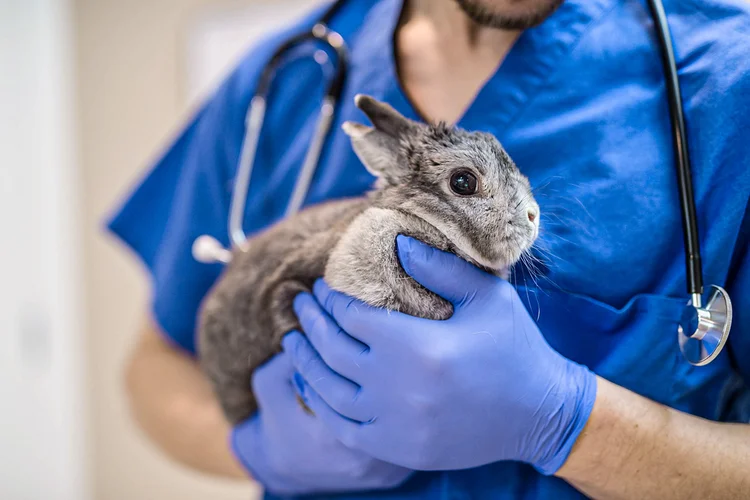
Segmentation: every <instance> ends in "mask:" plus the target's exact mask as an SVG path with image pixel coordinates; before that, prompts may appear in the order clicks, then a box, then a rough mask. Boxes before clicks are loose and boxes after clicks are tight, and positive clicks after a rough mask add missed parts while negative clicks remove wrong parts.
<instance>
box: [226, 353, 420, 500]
mask: <svg viewBox="0 0 750 500" xmlns="http://www.w3.org/2000/svg"><path fill="white" fill-rule="evenodd" d="M293 375H294V368H293V367H292V365H291V362H290V359H289V355H288V354H286V353H281V354H279V355H277V356H276V357H274V358H273V359H271V361H269V362H268V363H267V364H265V365H264V366H262V367H260V368H259V369H258V370H256V372H255V375H254V376H253V380H252V385H253V389H254V391H255V395H256V398H257V400H258V404H259V406H260V410H259V412H258V413H257V414H256V415H255V416H254V417H252V418H250V419H249V420H247V421H246V422H245V423H243V424H240V425H239V426H237V427H236V428H235V429H234V431H233V432H232V449H233V451H234V454H235V456H236V457H237V458H238V459H239V460H240V462H241V463H242V464H243V465H244V466H245V468H246V469H247V470H248V471H249V472H250V473H251V475H252V476H253V477H254V478H255V479H256V480H257V481H259V482H260V483H261V484H262V485H263V486H264V487H265V488H266V489H267V490H268V491H269V492H271V493H274V494H278V495H305V494H316V493H337V492H349V491H365V490H379V489H388V488H393V487H395V486H398V485H400V484H401V483H403V482H404V481H405V480H406V479H407V478H408V477H409V475H410V474H411V471H409V470H407V469H404V468H402V467H398V466H396V465H391V464H387V463H384V462H381V461H380V460H376V459H374V458H371V457H370V456H369V455H366V454H365V453H364V452H361V451H356V450H352V449H350V448H347V447H346V446H344V445H343V444H341V442H340V441H339V440H338V439H336V437H335V436H334V435H333V434H332V433H331V432H330V431H329V430H328V429H327V428H326V427H325V426H324V425H323V423H322V422H321V420H320V419H318V418H315V417H314V416H311V415H309V414H307V413H305V411H304V410H303V409H302V407H301V406H300V405H299V403H298V402H297V400H296V396H297V394H298V392H297V389H296V388H295V387H294V385H293V384H294V382H293Z"/></svg>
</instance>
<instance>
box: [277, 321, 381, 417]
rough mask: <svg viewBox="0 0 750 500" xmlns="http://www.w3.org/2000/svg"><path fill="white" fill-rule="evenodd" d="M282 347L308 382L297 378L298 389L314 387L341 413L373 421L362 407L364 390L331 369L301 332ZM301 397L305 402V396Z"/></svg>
mask: <svg viewBox="0 0 750 500" xmlns="http://www.w3.org/2000/svg"><path fill="white" fill-rule="evenodd" d="M282 346H283V348H284V352H286V353H288V354H289V355H290V357H291V361H292V364H293V365H294V368H295V369H296V370H297V373H299V375H300V376H301V377H302V381H303V382H304V384H300V383H299V380H298V379H296V377H295V380H296V382H297V388H298V389H301V390H304V386H305V385H307V386H309V387H312V388H313V390H315V392H316V393H317V394H318V395H319V396H320V397H321V398H322V399H323V400H324V401H325V402H326V403H327V404H328V405H329V406H330V407H331V408H333V409H334V410H335V411H336V412H337V413H338V414H340V415H342V416H344V417H347V418H349V419H351V420H355V421H358V422H367V421H369V420H371V419H372V417H371V416H370V415H369V414H368V413H367V411H366V410H365V408H363V406H362V404H361V403H362V401H361V399H360V387H359V386H358V385H356V384H354V383H352V382H351V381H349V380H347V379H345V378H344V377H342V376H341V375H339V374H338V373H336V372H334V371H333V370H331V369H330V368H329V367H328V366H327V365H326V364H325V362H323V360H322V359H321V358H320V356H319V355H318V353H317V352H315V349H313V347H312V345H310V343H309V342H308V341H307V339H306V338H305V337H304V336H302V335H301V334H299V333H297V332H295V333H292V334H288V335H287V336H285V337H284V339H283V340H282ZM300 395H301V396H302V397H303V399H304V394H300ZM311 410H313V411H315V410H314V408H311Z"/></svg>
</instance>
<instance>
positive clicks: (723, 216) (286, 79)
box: [110, 0, 750, 499]
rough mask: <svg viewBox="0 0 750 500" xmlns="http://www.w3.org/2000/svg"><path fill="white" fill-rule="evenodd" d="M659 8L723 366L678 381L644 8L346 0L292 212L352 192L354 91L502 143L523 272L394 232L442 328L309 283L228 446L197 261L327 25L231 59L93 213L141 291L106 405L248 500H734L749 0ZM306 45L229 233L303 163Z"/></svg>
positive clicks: (316, 98)
mask: <svg viewBox="0 0 750 500" xmlns="http://www.w3.org/2000/svg"><path fill="white" fill-rule="evenodd" d="M665 3H666V9H667V11H668V14H669V23H670V26H671V29H672V34H673V37H674V42H675V47H676V58H677V63H678V68H679V72H680V83H681V88H682V93H683V104H684V109H685V114H686V120H687V126H688V135H689V138H690V142H689V146H690V153H691V157H692V164H693V180H694V186H695V197H696V204H697V215H698V222H699V227H700V239H701V246H702V250H703V266H704V267H703V269H704V274H705V276H706V281H707V282H709V283H717V284H719V285H721V286H723V287H724V288H726V290H727V291H728V292H729V294H730V296H731V298H732V300H733V303H734V313H735V314H734V320H733V328H732V335H731V336H730V341H729V345H728V346H727V348H726V349H725V350H724V351H723V352H722V354H721V355H720V357H719V358H718V359H716V360H715V361H714V362H713V363H711V364H710V365H708V366H706V367H701V368H697V367H694V366H693V365H691V364H690V363H688V362H687V361H686V360H685V359H684V358H683V357H682V355H681V354H680V351H679V348H678V345H677V342H676V334H675V328H676V325H677V323H678V321H679V319H680V314H681V312H682V310H683V307H684V305H685V301H686V296H685V290H684V287H685V268H684V254H683V245H682V228H681V224H680V212H679V207H680V205H679V200H678V191H677V187H676V180H675V174H674V167H673V161H674V158H673V148H672V143H671V136H670V125H669V115H668V108H667V98H666V95H665V86H664V77H663V72H662V67H661V62H660V57H659V53H658V50H659V48H658V45H657V44H656V43H655V42H654V36H653V32H652V23H651V20H650V17H649V15H648V11H647V10H646V9H647V8H646V5H645V3H644V2H641V1H638V0H627V1H616V0H568V1H565V2H562V3H561V2H560V1H559V0H517V1H511V0H461V1H454V0H407V1H405V2H402V1H398V0H381V1H370V0H350V1H348V2H345V3H344V4H343V6H342V8H341V9H339V10H338V12H337V13H336V15H335V16H334V17H333V19H332V20H331V21H330V23H329V24H330V26H331V28H332V29H334V30H336V31H338V32H339V33H340V34H341V35H342V36H343V38H344V40H345V41H346V43H347V45H348V46H349V49H350V61H349V63H350V64H349V72H348V76H347V81H346V86H345V88H344V93H343V96H342V99H341V102H340V105H339V109H338V112H337V114H336V116H335V123H334V125H333V129H332V130H333V135H332V137H331V138H330V139H329V141H328V142H327V144H326V145H325V149H324V150H323V153H322V156H321V160H320V166H319V168H318V171H317V173H316V175H315V177H314V178H313V181H312V184H311V188H310V192H309V195H308V197H307V199H306V202H305V205H306V206H308V205H312V204H315V203H318V202H322V201H324V200H327V199H332V198H339V197H344V196H352V195H359V194H362V193H363V192H365V191H366V190H367V189H368V188H369V187H370V184H371V182H372V177H371V176H370V174H368V173H367V171H366V170H365V169H364V167H363V166H362V165H361V164H360V163H359V162H358V161H357V160H356V158H355V156H354V153H353V152H352V150H351V146H350V143H349V141H348V140H347V138H346V136H345V135H344V134H343V132H342V131H341V130H340V124H341V123H342V122H343V121H344V120H350V119H353V120H356V121H363V117H362V116H361V114H360V113H359V112H358V110H357V109H356V108H355V107H354V105H353V97H354V95H355V94H356V93H365V94H369V95H372V96H374V97H376V98H378V99H380V100H384V101H387V102H389V103H390V104H392V105H393V106H394V107H395V108H396V109H398V110H399V111H400V112H401V113H403V114H404V115H406V116H408V117H411V118H414V119H422V120H430V121H438V120H443V121H446V122H449V123H455V124H458V125H460V126H462V127H463V128H466V129H469V130H484V131H488V132H491V133H493V134H494V135H496V136H497V137H498V139H499V140H500V141H501V142H502V144H503V145H504V146H505V148H506V149H507V150H508V152H509V153H510V155H511V156H512V158H513V159H514V160H515V162H516V163H517V164H518V165H519V167H520V169H521V171H522V172H523V173H524V174H525V175H527V176H528V177H529V179H530V181H531V184H532V186H534V188H535V196H536V197H537V199H538V201H539V203H540V206H541V213H542V224H541V227H542V232H541V236H540V242H539V245H538V251H537V252H538V254H537V259H538V262H537V263H536V264H535V272H534V273H533V275H532V274H531V273H529V272H524V271H523V270H522V269H520V270H518V272H517V273H516V274H514V276H515V281H514V285H516V286H511V284H509V283H508V282H506V281H503V280H500V279H498V278H494V277H491V276H489V275H486V274H484V273H482V272H480V271H479V270H478V269H476V268H473V267H472V266H470V265H469V264H466V263H465V262H463V261H460V260H459V259H458V258H457V257H453V256H451V255H448V254H444V253H441V252H439V251H436V250H433V249H431V248H428V247H425V246H423V245H422V244H420V243H418V242H415V241H412V240H409V239H406V238H399V240H398V253H399V257H400V260H401V262H402V265H403V266H404V268H405V270H406V271H407V272H408V273H409V274H410V275H411V276H412V277H414V278H415V279H416V280H417V281H418V282H420V283H421V284H423V285H424V286H425V287H426V288H428V289H430V290H432V291H434V292H436V293H437V294H439V295H441V296H443V297H444V298H446V299H448V300H450V301H452V302H453V303H454V307H455V314H454V316H453V317H452V318H451V319H449V320H446V321H440V322H438V321H428V320H421V319H417V318H411V317H407V316H404V315H400V314H389V313H387V312H386V311H381V310H374V309H372V308H369V307H367V306H364V305H363V304H359V303H356V302H353V301H352V300H351V299H349V298H347V297H344V296H342V295H340V294H337V293H334V292H332V291H331V290H330V289H329V288H328V287H327V285H326V284H325V283H324V282H319V283H317V284H316V286H315V289H314V290H313V293H312V294H304V295H300V296H299V297H298V298H297V300H296V302H295V310H296V311H297V314H298V316H299V318H300V321H301V324H302V325H303V330H304V331H305V332H304V333H306V334H307V336H303V335H302V334H301V333H300V332H291V333H290V334H289V335H287V336H286V337H285V339H284V352H282V353H281V354H280V355H278V356H277V357H275V358H273V359H272V360H271V361H270V362H269V363H268V364H266V365H265V366H263V367H262V368H260V369H259V370H258V371H257V372H256V373H255V375H254V377H253V380H252V381H250V380H248V387H250V385H251V382H252V388H253V390H254V391H255V393H256V395H257V398H258V400H259V403H260V406H261V410H260V411H259V413H258V414H257V415H256V416H255V417H253V418H251V419H250V420H249V421H247V422H245V423H243V424H241V425H240V426H238V427H237V428H234V429H231V428H229V426H228V424H227V423H226V422H225V420H224V418H223V417H222V414H221V412H220V410H219V407H218V406H217V403H216V400H215V398H214V396H213V394H212V391H211V388H210V387H209V385H208V382H207V381H206V379H205V378H204V377H203V376H202V374H201V372H200V371H199V369H198V367H197V365H196V362H195V353H196V345H195V340H194V334H195V318H196V312H197V310H198V306H199V303H200V301H201V298H202V297H203V296H204V295H205V294H206V292H207V290H208V289H209V288H210V287H211V285H212V283H213V282H214V281H215V280H216V278H217V276H218V274H219V273H220V272H221V269H222V267H221V266H219V265H206V264H201V263H198V262H196V261H195V260H194V259H193V257H192V255H191V245H192V242H193V240H194V239H195V238H196V237H197V236H199V235H201V234H210V235H213V236H215V237H216V238H218V239H219V240H221V241H222V242H223V243H224V244H227V243H228V241H227V237H226V229H225V228H226V221H227V217H228V211H229V207H228V205H229V198H230V194H231V189H232V185H233V180H234V174H235V169H236V165H237V164H238V160H239V155H240V144H241V142H242V138H243V134H244V131H245V126H244V120H245V113H246V110H247V109H248V106H249V103H250V98H251V96H252V94H253V92H254V91H255V88H256V82H257V80H258V78H259V72H260V69H261V68H262V67H264V65H265V64H266V63H267V61H268V58H269V56H270V54H271V53H272V52H273V51H274V50H275V48H276V47H278V45H279V43H281V41H283V40H286V39H287V38H288V37H289V36H291V35H292V34H294V33H296V32H299V31H301V30H307V29H310V27H311V26H312V25H313V24H314V23H315V21H316V20H317V18H318V17H319V16H320V14H321V12H322V11H323V9H324V7H321V8H320V9H318V10H316V11H315V12H312V13H310V14H309V15H308V16H306V17H305V18H304V19H302V20H300V21H299V22H298V23H296V24H295V25H294V26H292V27H290V28H289V29H287V30H284V31H283V32H281V33H277V34H274V35H272V36H270V37H269V38H267V39H266V40H264V41H263V42H262V43H260V44H258V45H257V47H255V48H254V49H253V50H252V51H251V52H250V53H248V54H247V56H246V57H245V58H244V59H243V61H242V62H241V64H240V65H239V66H238V67H237V69H236V70H235V71H234V72H233V73H232V74H231V76H229V77H228V79H227V80H226V81H225V83H224V84H223V85H222V86H221V87H220V88H219V89H218V90H217V92H216V93H215V95H214V96H213V97H212V98H211V99H210V100H208V101H207V102H206V104H205V106H203V107H202V109H200V111H198V112H197V114H196V115H195V116H194V118H193V119H192V121H191V122H190V123H189V125H187V127H186V128H185V129H184V131H183V132H182V133H181V135H180V136H179V137H178V138H177V139H176V140H175V141H174V142H173V143H172V144H171V146H170V147H169V148H168V149H167V150H166V152H165V153H164V154H163V156H162V157H161V158H160V159H159V160H158V161H157V162H156V164H155V165H154V167H153V169H152V170H151V172H150V174H149V175H148V176H146V177H145V178H144V180H143V181H142V183H141V184H140V186H139V187H138V188H137V189H136V190H134V192H133V193H132V196H131V197H130V198H129V199H128V200H127V201H126V202H125V203H124V205H123V206H122V207H121V208H120V209H119V210H118V211H117V213H116V214H114V216H113V217H112V219H111V221H110V228H111V230H112V231H113V232H114V233H115V234H117V235H118V236H119V237H120V238H121V239H122V240H123V241H124V242H125V243H126V244H127V245H129V246H130V247H131V248H132V249H133V250H134V251H135V253H136V254H137V255H138V256H139V257H140V258H141V259H142V261H143V262H144V264H145V266H146V267H147V268H148V270H149V271H150V272H151V274H152V276H153V307H152V309H151V310H150V311H149V320H148V321H147V322H145V324H144V327H143V332H142V334H141V339H140V342H139V344H138V346H137V348H136V350H135V352H134V353H133V355H132V358H131V362H130V364H129V367H128V388H129V393H130V398H131V403H132V407H133V409H134V412H135V415H136V417H137V419H138V421H139V422H140V424H141V425H142V426H143V427H144V429H145V430H146V432H147V433H148V434H149V435H150V436H151V437H152V439H153V440H154V442H155V443H157V444H158V445H159V446H160V447H161V448H162V449H164V450H165V451H166V452H167V453H168V454H169V455H171V456H172V457H174V458H175V459H176V460H178V461H180V462H182V463H184V464H186V465H188V466H190V467H193V468H195V469H198V470H201V471H204V472H208V473H211V474H216V475H223V476H230V477H238V478H250V477H252V478H254V479H255V480H257V481H259V482H260V483H262V484H263V485H264V487H265V489H266V492H267V496H268V498H280V497H282V496H283V497H284V498H289V497H292V498H294V497H297V496H305V495H312V496H313V497H317V498H331V497H333V496H335V497H336V498H344V499H363V498H399V499H407V498H446V499H447V498H466V499H468V498H489V499H501V498H555V499H562V498H577V497H580V496H582V493H580V492H583V493H585V494H586V495H588V496H592V497H612V498H660V499H668V498H679V499H683V498H722V499H726V498H748V496H749V495H750V475H749V474H748V470H750V425H747V423H748V421H750V387H749V383H750V215H748V210H747V207H748V195H749V194H750V3H748V2H746V0H691V1H676V0H668V1H666V2H665ZM312 50H314V49H310V52H309V53H308V54H307V57H302V58H299V59H295V60H292V61H290V62H288V63H286V64H285V65H283V67H282V69H280V70H279V73H278V74H277V76H276V78H275V80H274V84H273V87H272V90H271V94H270V96H269V102H270V104H269V109H268V114H267V117H266V120H265V123H264V128H263V135H262V139H261V142H260V147H259V151H258V159H257V161H256V165H255V170H254V173H253V182H252V184H251V186H250V192H249V201H248V206H247V208H246V221H247V222H246V225H245V230H246V231H248V234H253V233H255V232H257V231H258V230H260V229H262V228H264V227H267V226H269V225H270V224H272V223H274V222H276V221H278V220H279V219H280V218H281V217H282V216H283V212H284V208H285V205H286V202H287V200H288V198H289V195H290V193H291V191H292V187H293V185H294V181H295V179H296V176H297V174H298V171H299V168H300V165H301V164H302V162H303V157H304V154H305V151H306V149H307V145H308V144H309V140H310V137H311V136H312V130H313V127H314V121H315V120H314V117H315V116H316V113H317V109H318V107H319V105H320V99H321V97H322V89H323V83H322V81H321V79H320V75H319V72H318V70H317V65H316V64H315V62H313V60H312V57H310V56H311V54H312ZM512 281H513V280H512ZM298 395H299V396H300V397H302V398H303V399H304V400H305V401H306V402H307V404H308V405H309V406H310V407H311V408H312V409H313V410H314V411H315V413H316V415H317V416H316V417H312V416H310V415H308V414H307V413H305V412H304V411H303V410H302V409H301V408H300V406H299V405H298V404H297V402H296V398H297V397H298ZM338 495H340V496H338Z"/></svg>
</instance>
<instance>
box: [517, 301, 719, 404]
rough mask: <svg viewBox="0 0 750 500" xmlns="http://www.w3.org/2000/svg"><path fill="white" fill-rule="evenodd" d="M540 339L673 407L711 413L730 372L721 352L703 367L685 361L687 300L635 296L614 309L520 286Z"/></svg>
mask: <svg viewBox="0 0 750 500" xmlns="http://www.w3.org/2000/svg"><path fill="white" fill-rule="evenodd" d="M518 292H519V295H520V297H521V299H522V300H523V301H524V303H525V305H526V307H527V309H528V310H529V312H530V314H531V315H532V317H534V319H535V320H536V321H537V324H538V326H539V329H540V330H541V331H542V333H543V334H544V336H545V338H546V339H547V342H549V344H550V345H551V346H552V347H553V348H554V349H555V350H557V351H558V352H559V353H560V354H562V355H563V356H565V357H567V358H569V359H572V360H573V361H576V362H578V363H581V364H583V365H586V366H588V367H589V368H590V369H592V370H593V371H594V372H595V373H597V374H598V375H600V376H602V377H603V378H605V379H607V380H609V381H611V382H613V383H615V384H618V385H621V386H623V387H626V388H628V389H630V390H632V391H634V392H637V393H638V394H641V395H643V396H645V397H647V398H649V399H652V400H655V401H658V402H660V403H663V404H665V405H668V406H671V407H673V408H676V409H679V410H682V411H685V412H689V413H692V414H696V415H700V416H703V417H705V418H712V419H718V418H719V416H720V413H721V410H722V409H721V399H722V397H723V394H722V392H723V391H722V388H723V387H724V386H725V385H726V384H727V383H728V381H729V380H730V379H731V378H732V376H733V372H732V369H731V367H730V364H729V359H728V355H727V353H726V352H722V354H721V355H720V356H719V357H718V358H717V359H716V360H714V361H713V362H712V363H711V364H709V365H708V366H704V367H695V366H693V365H691V364H690V363H688V362H687V361H686V360H685V359H684V357H683V356H682V353H681V352H680V349H679V346H678V343H677V327H678V324H679V320H680V317H681V315H682V312H683V309H684V307H685V305H686V304H687V298H684V299H683V298H673V297H667V296H663V295H655V294H638V295H635V296H634V297H633V298H632V299H631V300H630V301H628V302H627V303H626V304H625V305H624V306H623V307H621V308H615V307H612V306H611V305H609V304H606V303H604V302H601V301H599V300H596V299H593V298H591V297H588V296H585V295H581V294H576V293H570V292H566V291H561V290H540V289H537V288H531V287H529V288H526V287H519V289H518Z"/></svg>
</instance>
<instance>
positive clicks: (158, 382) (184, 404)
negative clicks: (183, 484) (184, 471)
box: [127, 325, 248, 479]
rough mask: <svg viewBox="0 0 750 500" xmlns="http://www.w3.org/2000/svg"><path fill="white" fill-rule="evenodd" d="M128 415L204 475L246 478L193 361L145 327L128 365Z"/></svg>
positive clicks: (226, 427)
mask: <svg viewBox="0 0 750 500" xmlns="http://www.w3.org/2000/svg"><path fill="white" fill-rule="evenodd" d="M127 388H128V395H129V398H130V406H131V411H132V413H133V415H134V417H135V419H136V420H137V421H138V423H139V425H140V426H141V428H142V429H143V430H144V431H145V432H146V433H147V434H148V436H149V437H150V438H151V440H152V441H153V442H154V443H155V444H157V445H158V446H159V447H160V448H161V449H162V451H164V452H165V453H166V454H168V455H169V456H170V457H171V458H173V459H175V460H176V461H178V462H180V463H182V464H184V465H186V466H188V467H191V468H193V469H196V470H199V471H201V472H205V473H208V474H213V475H219V476H224V477H230V478H244V479H248V475H247V473H246V472H245V471H244V470H243V469H242V468H241V467H240V466H239V464H238V463H237V461H236V460H235V458H234V457H233V456H232V453H231V452H230V449H229V446H228V443H229V438H228V436H229V432H230V426H229V424H228V423H227V421H226V419H225V418H224V416H223V414H222V412H221V410H220V408H219V405H218V403H217V401H216V399H215V397H214V395H213V392H212V391H211V388H210V385H209V383H208V381H207V380H206V379H205V377H204V376H203V375H202V373H201V372H200V370H199V369H198V367H197V365H196V364H195V362H193V361H192V360H190V359H189V358H187V357H185V356H183V355H182V354H180V353H177V352H175V351H174V350H173V349H172V348H171V347H170V346H168V345H167V344H166V343H165V342H164V340H163V339H162V338H161V337H160V334H159V333H158V332H157V331H156V327H154V326H151V325H149V326H147V327H146V328H145V331H144V332H143V334H142V335H141V338H140V340H139V343H138V346H137V347H136V349H135V351H134V352H133V355H132V356H131V359H130V363H129V365H128V367H127Z"/></svg>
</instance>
